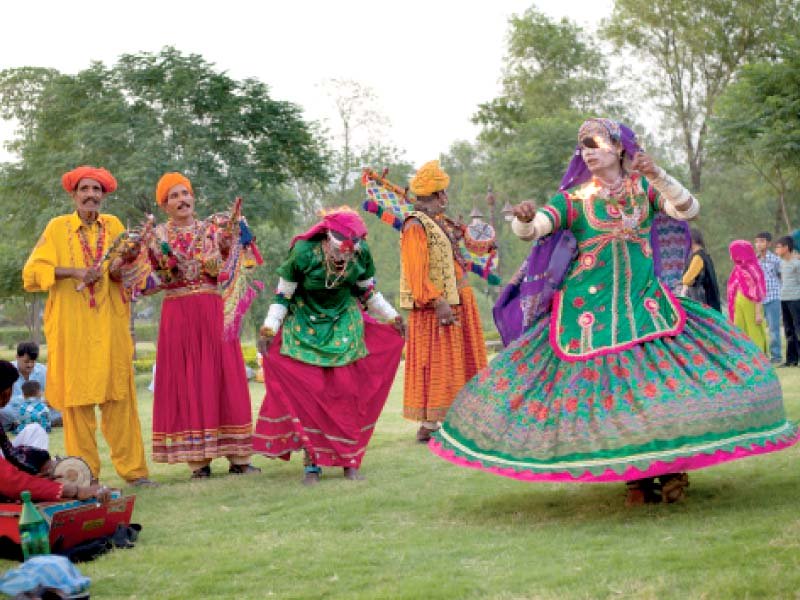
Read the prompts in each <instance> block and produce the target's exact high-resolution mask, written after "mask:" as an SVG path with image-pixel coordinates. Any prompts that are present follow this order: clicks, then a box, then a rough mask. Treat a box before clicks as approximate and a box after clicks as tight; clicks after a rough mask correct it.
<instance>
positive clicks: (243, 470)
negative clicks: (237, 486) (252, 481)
mask: <svg viewBox="0 0 800 600" xmlns="http://www.w3.org/2000/svg"><path fill="white" fill-rule="evenodd" d="M228 473H231V474H233V475H250V474H254V473H261V469H259V468H258V467H254V466H253V465H231V466H230V467H228Z"/></svg>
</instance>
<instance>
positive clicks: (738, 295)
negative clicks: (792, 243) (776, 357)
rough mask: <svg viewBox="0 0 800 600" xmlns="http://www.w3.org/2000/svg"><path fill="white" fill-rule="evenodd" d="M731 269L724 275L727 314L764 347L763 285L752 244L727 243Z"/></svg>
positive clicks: (765, 334) (758, 344)
mask: <svg viewBox="0 0 800 600" xmlns="http://www.w3.org/2000/svg"><path fill="white" fill-rule="evenodd" d="M729 250H730V254H731V260H732V261H733V271H731V275H730V277H729V278H728V316H729V317H730V319H731V321H733V323H734V325H736V326H737V327H738V328H739V329H741V330H742V331H744V332H745V333H746V334H747V335H748V336H750V339H752V340H753V343H755V345H756V346H758V348H759V349H760V350H761V351H762V352H766V351H767V329H766V325H765V322H764V305H763V302H764V297H765V296H766V294H767V285H766V281H765V279H764V272H763V271H762V270H761V265H760V264H759V263H758V257H757V256H756V252H755V250H754V249H753V245H752V244H751V243H750V242H747V241H745V240H735V241H733V242H731V245H730V248H729Z"/></svg>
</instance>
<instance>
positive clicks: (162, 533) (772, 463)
mask: <svg viewBox="0 0 800 600" xmlns="http://www.w3.org/2000/svg"><path fill="white" fill-rule="evenodd" d="M780 374H781V379H782V381H783V385H784V393H785V395H786V398H787V408H788V411H789V414H790V416H791V417H792V418H793V419H795V420H797V419H800V369H790V370H787V369H782V370H780ZM138 379H139V381H138V383H139V384H140V385H139V408H140V413H141V416H142V425H143V427H144V433H145V438H146V443H147V444H148V447H149V442H150V416H151V414H152V395H151V394H150V393H149V392H148V391H147V390H146V382H147V377H144V376H140V377H139V378H138ZM251 392H252V398H253V410H254V414H255V413H256V412H257V411H258V408H259V406H260V402H261V398H262V395H263V384H253V385H252V386H251ZM401 394H402V377H400V378H398V380H397V381H396V382H395V386H394V388H393V390H392V394H391V396H390V398H389V402H388V405H387V407H386V410H385V411H384V413H383V416H382V417H381V421H380V423H379V425H378V428H377V431H376V434H375V437H374V438H373V441H372V444H371V445H370V448H369V450H368V452H367V455H366V459H365V460H364V464H363V472H364V474H365V475H366V476H367V480H366V481H363V482H350V481H345V480H343V479H342V476H341V470H339V469H325V471H324V473H323V479H322V482H321V484H320V485H318V486H316V487H314V488H305V487H303V486H302V485H300V479H301V477H302V461H301V460H300V456H296V457H295V458H294V460H293V461H292V462H290V463H285V462H283V461H270V460H268V459H265V458H262V457H256V458H255V459H254V463H255V464H256V465H258V466H260V467H262V468H263V470H264V472H263V473H262V474H261V475H255V476H248V477H234V476H228V475H227V463H226V461H224V460H218V461H215V462H214V463H213V465H212V468H213V469H214V471H215V475H214V476H213V477H212V479H211V480H206V481H201V482H192V481H190V480H189V472H188V468H186V467H185V466H183V465H174V466H167V465H156V464H152V465H151V467H152V476H153V478H154V479H156V480H157V481H159V482H160V483H161V484H162V485H161V487H159V488H157V489H148V490H140V491H138V490H137V503H136V510H135V512H134V521H136V522H138V523H141V524H142V525H143V527H144V530H143V532H142V535H141V537H140V538H139V542H138V543H137V544H136V547H135V548H134V549H132V550H117V551H114V552H113V553H111V554H108V555H106V556H103V557H101V558H99V559H98V560H96V561H94V562H92V563H87V564H82V565H80V566H79V568H80V569H81V571H82V572H83V573H85V574H86V575H88V576H90V577H91V578H92V588H91V593H92V598H148V599H149V598H237V599H238V598H364V599H367V598H370V599H371V598H409V599H412V598H413V599H417V598H493V599H521V598H554V599H555V598H558V599H563V598H645V599H646V598H726V599H727V598H798V597H800V595H798V594H799V593H798V590H800V510H798V509H800V476H798V475H799V474H798V457H800V450H798V449H797V448H792V449H790V450H787V451H784V452H779V453H775V454H770V455H766V456H761V457H754V458H749V459H747V460H742V461H736V462H733V463H729V464H726V465H722V466H718V467H715V468H712V469H706V470H703V471H698V472H694V473H693V474H692V475H691V479H692V481H691V487H690V488H689V496H688V498H687V500H686V501H685V502H683V503H681V504H677V505H663V506H662V505H658V506H647V507H640V508H635V509H627V508H625V507H624V506H623V500H624V486H623V485H622V484H580V485H567V484H530V483H523V482H518V481H513V480H509V479H504V478H500V477H496V476H493V475H489V474H486V473H481V472H477V471H472V470H467V469H460V468H457V467H455V466H453V465H451V464H449V463H446V462H444V461H442V460H440V459H438V458H436V457H434V456H433V455H432V454H430V453H429V452H428V450H427V449H426V448H425V446H422V445H419V444H417V443H416V442H415V441H414V433H415V431H416V426H415V425H414V424H413V423H409V422H407V421H404V420H403V419H402V418H401V416H400V409H401ZM102 447H103V450H102V452H103V454H104V463H103V473H102V478H103V480H104V481H105V482H106V483H109V484H112V485H120V484H121V483H122V482H121V481H120V479H119V478H118V477H117V476H116V474H115V473H114V471H113V469H112V468H111V466H110V463H109V462H108V451H107V449H106V447H105V444H104V443H103V444H102ZM61 448H62V434H61V430H56V433H55V434H54V435H53V440H52V450H53V451H54V452H59V451H60V450H61ZM11 566H13V565H12V563H8V562H2V561H0V570H2V569H3V568H6V567H11Z"/></svg>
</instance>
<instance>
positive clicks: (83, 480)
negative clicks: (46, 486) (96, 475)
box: [53, 456, 92, 487]
mask: <svg viewBox="0 0 800 600" xmlns="http://www.w3.org/2000/svg"><path fill="white" fill-rule="evenodd" d="M53 479H55V480H56V481H61V482H63V483H74V484H75V485H77V486H81V487H82V486H87V485H90V484H91V483H92V470H91V469H90V468H89V465H87V464H86V461H85V460H83V459H82V458H78V457H77V456H67V457H66V458H60V459H57V461H56V466H55V468H54V469H53Z"/></svg>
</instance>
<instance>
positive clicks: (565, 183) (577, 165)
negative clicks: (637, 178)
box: [559, 118, 642, 191]
mask: <svg viewBox="0 0 800 600" xmlns="http://www.w3.org/2000/svg"><path fill="white" fill-rule="evenodd" d="M595 135H601V136H602V137H604V138H605V139H607V140H609V141H610V142H620V143H621V144H622V149H623V150H624V151H625V154H624V160H625V161H626V163H627V162H628V161H631V160H633V157H634V156H636V153H637V152H639V151H640V150H641V149H642V148H641V146H639V142H638V141H637V140H636V134H635V133H634V132H633V130H632V129H630V128H629V127H628V126H626V125H623V124H622V123H617V122H616V121H612V120H611V119H600V118H594V119H587V120H586V121H584V122H583V125H581V126H580V129H578V144H577V145H576V146H575V154H574V155H573V156H572V160H571V161H570V163H569V166H568V167H567V172H566V173H564V177H562V178H561V186H560V187H559V190H562V191H563V190H568V189H570V188H574V187H575V186H578V185H580V184H582V183H585V182H587V181H589V180H590V179H591V178H592V172H591V171H590V170H589V167H588V166H586V163H585V162H584V160H583V156H582V155H581V145H580V140H581V139H582V138H584V137H586V136H589V137H594V136H595Z"/></svg>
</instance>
